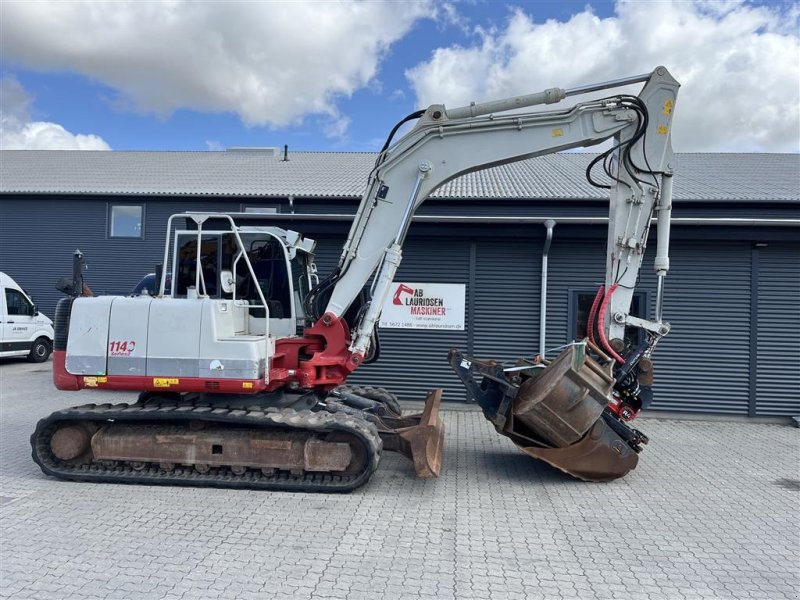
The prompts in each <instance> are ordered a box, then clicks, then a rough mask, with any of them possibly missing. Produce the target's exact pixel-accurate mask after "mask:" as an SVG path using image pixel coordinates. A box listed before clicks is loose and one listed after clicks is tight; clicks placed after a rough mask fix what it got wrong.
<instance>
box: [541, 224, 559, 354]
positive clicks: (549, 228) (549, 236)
mask: <svg viewBox="0 0 800 600" xmlns="http://www.w3.org/2000/svg"><path fill="white" fill-rule="evenodd" d="M544 226H545V227H546V228H547V237H545V240H544V248H543V249H542V282H541V297H540V299H539V356H541V357H542V358H544V353H545V334H546V331H547V330H546V325H545V323H546V321H547V255H548V254H549V253H550V243H551V242H552V241H553V227H555V226H556V222H555V221H554V220H553V219H547V220H546V221H545V222H544Z"/></svg>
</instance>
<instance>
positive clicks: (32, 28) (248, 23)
mask: <svg viewBox="0 0 800 600" xmlns="http://www.w3.org/2000/svg"><path fill="white" fill-rule="evenodd" d="M2 12H3V18H4V21H5V22H4V26H3V35H2V36H1V37H0V52H2V54H3V55H4V56H5V57H6V60H9V61H11V62H13V63H16V64H19V65H21V66H23V67H26V68H32V69H39V70H43V71H56V70H70V71H75V72H78V73H82V74H84V75H86V76H89V77H91V78H93V79H96V80H99V81H101V82H103V83H105V84H106V85H109V86H111V87H112V88H114V89H115V90H117V91H118V92H119V93H120V95H121V98H120V104H121V105H123V106H124V105H129V106H134V107H135V108H136V109H137V110H140V111H144V112H154V113H156V114H160V115H164V116H166V115H169V114H170V113H171V112H172V111H174V110H176V109H178V108H188V109H195V110H203V111H229V112H234V113H237V114H238V115H239V116H240V117H241V119H242V120H243V121H244V122H245V124H247V125H272V126H285V125H291V124H296V123H298V122H299V121H300V120H302V118H303V117H304V116H306V115H309V114H317V115H322V116H325V117H330V118H331V119H332V122H334V123H340V120H339V119H340V116H341V115H340V114H339V112H338V110H337V107H336V100H337V98H340V97H347V96H349V95H351V94H352V93H353V92H355V91H356V90H358V89H360V88H363V87H365V86H369V85H370V84H373V85H379V82H376V81H375V77H376V73H377V70H378V66H379V63H380V61H381V59H382V58H383V57H384V55H385V53H386V52H387V51H388V50H389V48H390V46H391V45H392V43H394V42H395V41H397V40H398V39H400V38H402V37H403V36H404V35H405V34H406V33H407V32H408V31H409V30H410V28H411V27H412V26H413V24H414V22H415V21H416V20H418V19H420V18H426V17H432V16H434V15H435V8H434V7H433V6H432V5H431V4H430V3H429V1H428V0H418V1H414V2H357V1H353V0H339V1H338V2H237V3H231V2H189V1H186V0H172V1H169V2H140V1H138V0H136V1H132V0H127V1H124V0H121V1H117V2H107V3H98V2H86V1H72V2H57V3H53V2H33V1H28V2H4V3H3V6H2ZM332 131H333V133H334V135H335V134H336V133H337V131H338V130H337V128H336V127H333V128H332Z"/></svg>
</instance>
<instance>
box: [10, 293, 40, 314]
mask: <svg viewBox="0 0 800 600" xmlns="http://www.w3.org/2000/svg"><path fill="white" fill-rule="evenodd" d="M6 305H7V310H8V314H9V315H23V316H27V317H32V316H33V304H31V303H30V302H29V301H28V299H27V298H26V297H25V296H24V295H23V294H22V293H21V292H19V291H17V290H11V289H8V288H6Z"/></svg>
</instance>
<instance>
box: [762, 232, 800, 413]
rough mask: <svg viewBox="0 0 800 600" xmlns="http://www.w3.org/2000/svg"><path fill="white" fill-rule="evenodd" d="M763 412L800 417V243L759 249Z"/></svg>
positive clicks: (772, 245) (771, 244) (773, 245)
mask: <svg viewBox="0 0 800 600" xmlns="http://www.w3.org/2000/svg"><path fill="white" fill-rule="evenodd" d="M754 252H756V253H757V264H758V301H757V324H758V329H757V332H758V333H757V343H756V348H757V356H756V366H757V371H756V373H757V376H756V403H755V409H756V411H755V412H756V414H758V415H786V414H790V415H800V244H773V243H770V244H768V245H767V246H766V247H761V248H756V249H755V250H754Z"/></svg>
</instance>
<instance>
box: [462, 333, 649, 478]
mask: <svg viewBox="0 0 800 600" xmlns="http://www.w3.org/2000/svg"><path fill="white" fill-rule="evenodd" d="M586 347H587V346H586V345H584V344H577V345H571V346H569V347H568V348H567V349H566V350H564V352H562V353H561V355H559V357H558V358H557V359H556V360H554V361H552V362H551V363H549V364H546V365H545V364H544V363H543V362H539V363H531V362H525V361H521V362H520V364H518V366H516V367H513V368H510V369H506V368H504V367H503V366H502V365H500V364H499V363H497V362H495V361H481V360H477V359H473V358H468V357H465V356H464V355H463V354H462V353H461V352H459V351H458V350H451V351H450V364H451V366H452V367H453V369H454V370H455V371H456V374H458V376H459V377H460V378H461V380H462V382H464V384H465V386H466V387H467V391H468V393H469V394H470V395H471V396H472V397H473V398H474V399H475V400H476V401H477V402H478V403H479V404H480V406H481V408H482V409H483V412H484V415H485V416H486V418H487V419H488V420H489V421H491V422H492V423H493V424H494V426H495V428H496V429H497V431H498V432H499V433H501V434H502V435H505V436H506V437H508V438H510V439H511V440H512V441H513V442H514V443H515V444H516V445H517V446H518V447H519V448H520V449H521V450H522V451H523V452H525V453H526V454H528V455H529V456H532V457H534V458H538V459H541V460H543V461H545V462H547V463H549V464H550V465H552V466H553V467H555V468H557V469H560V470H561V471H563V472H565V473H568V474H570V475H572V476H574V477H577V478H578V479H582V480H585V481H610V480H612V479H617V478H619V477H622V476H624V475H625V474H627V473H628V472H629V471H631V470H632V469H634V468H635V467H636V464H637V462H638V459H639V457H638V452H639V451H640V450H641V448H640V446H639V445H640V444H643V443H647V438H646V436H644V435H643V434H641V433H640V432H638V431H636V430H635V429H632V428H630V427H628V426H627V425H626V424H625V423H624V422H622V421H621V420H619V419H618V418H617V417H616V416H614V415H613V414H612V413H611V412H610V411H608V409H607V406H608V403H609V401H610V400H611V394H612V391H613V387H614V377H613V376H612V374H611V365H610V364H608V365H606V366H602V365H601V364H600V363H599V362H598V361H596V360H594V359H593V358H591V357H590V356H589V355H588V354H587V353H586Z"/></svg>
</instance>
